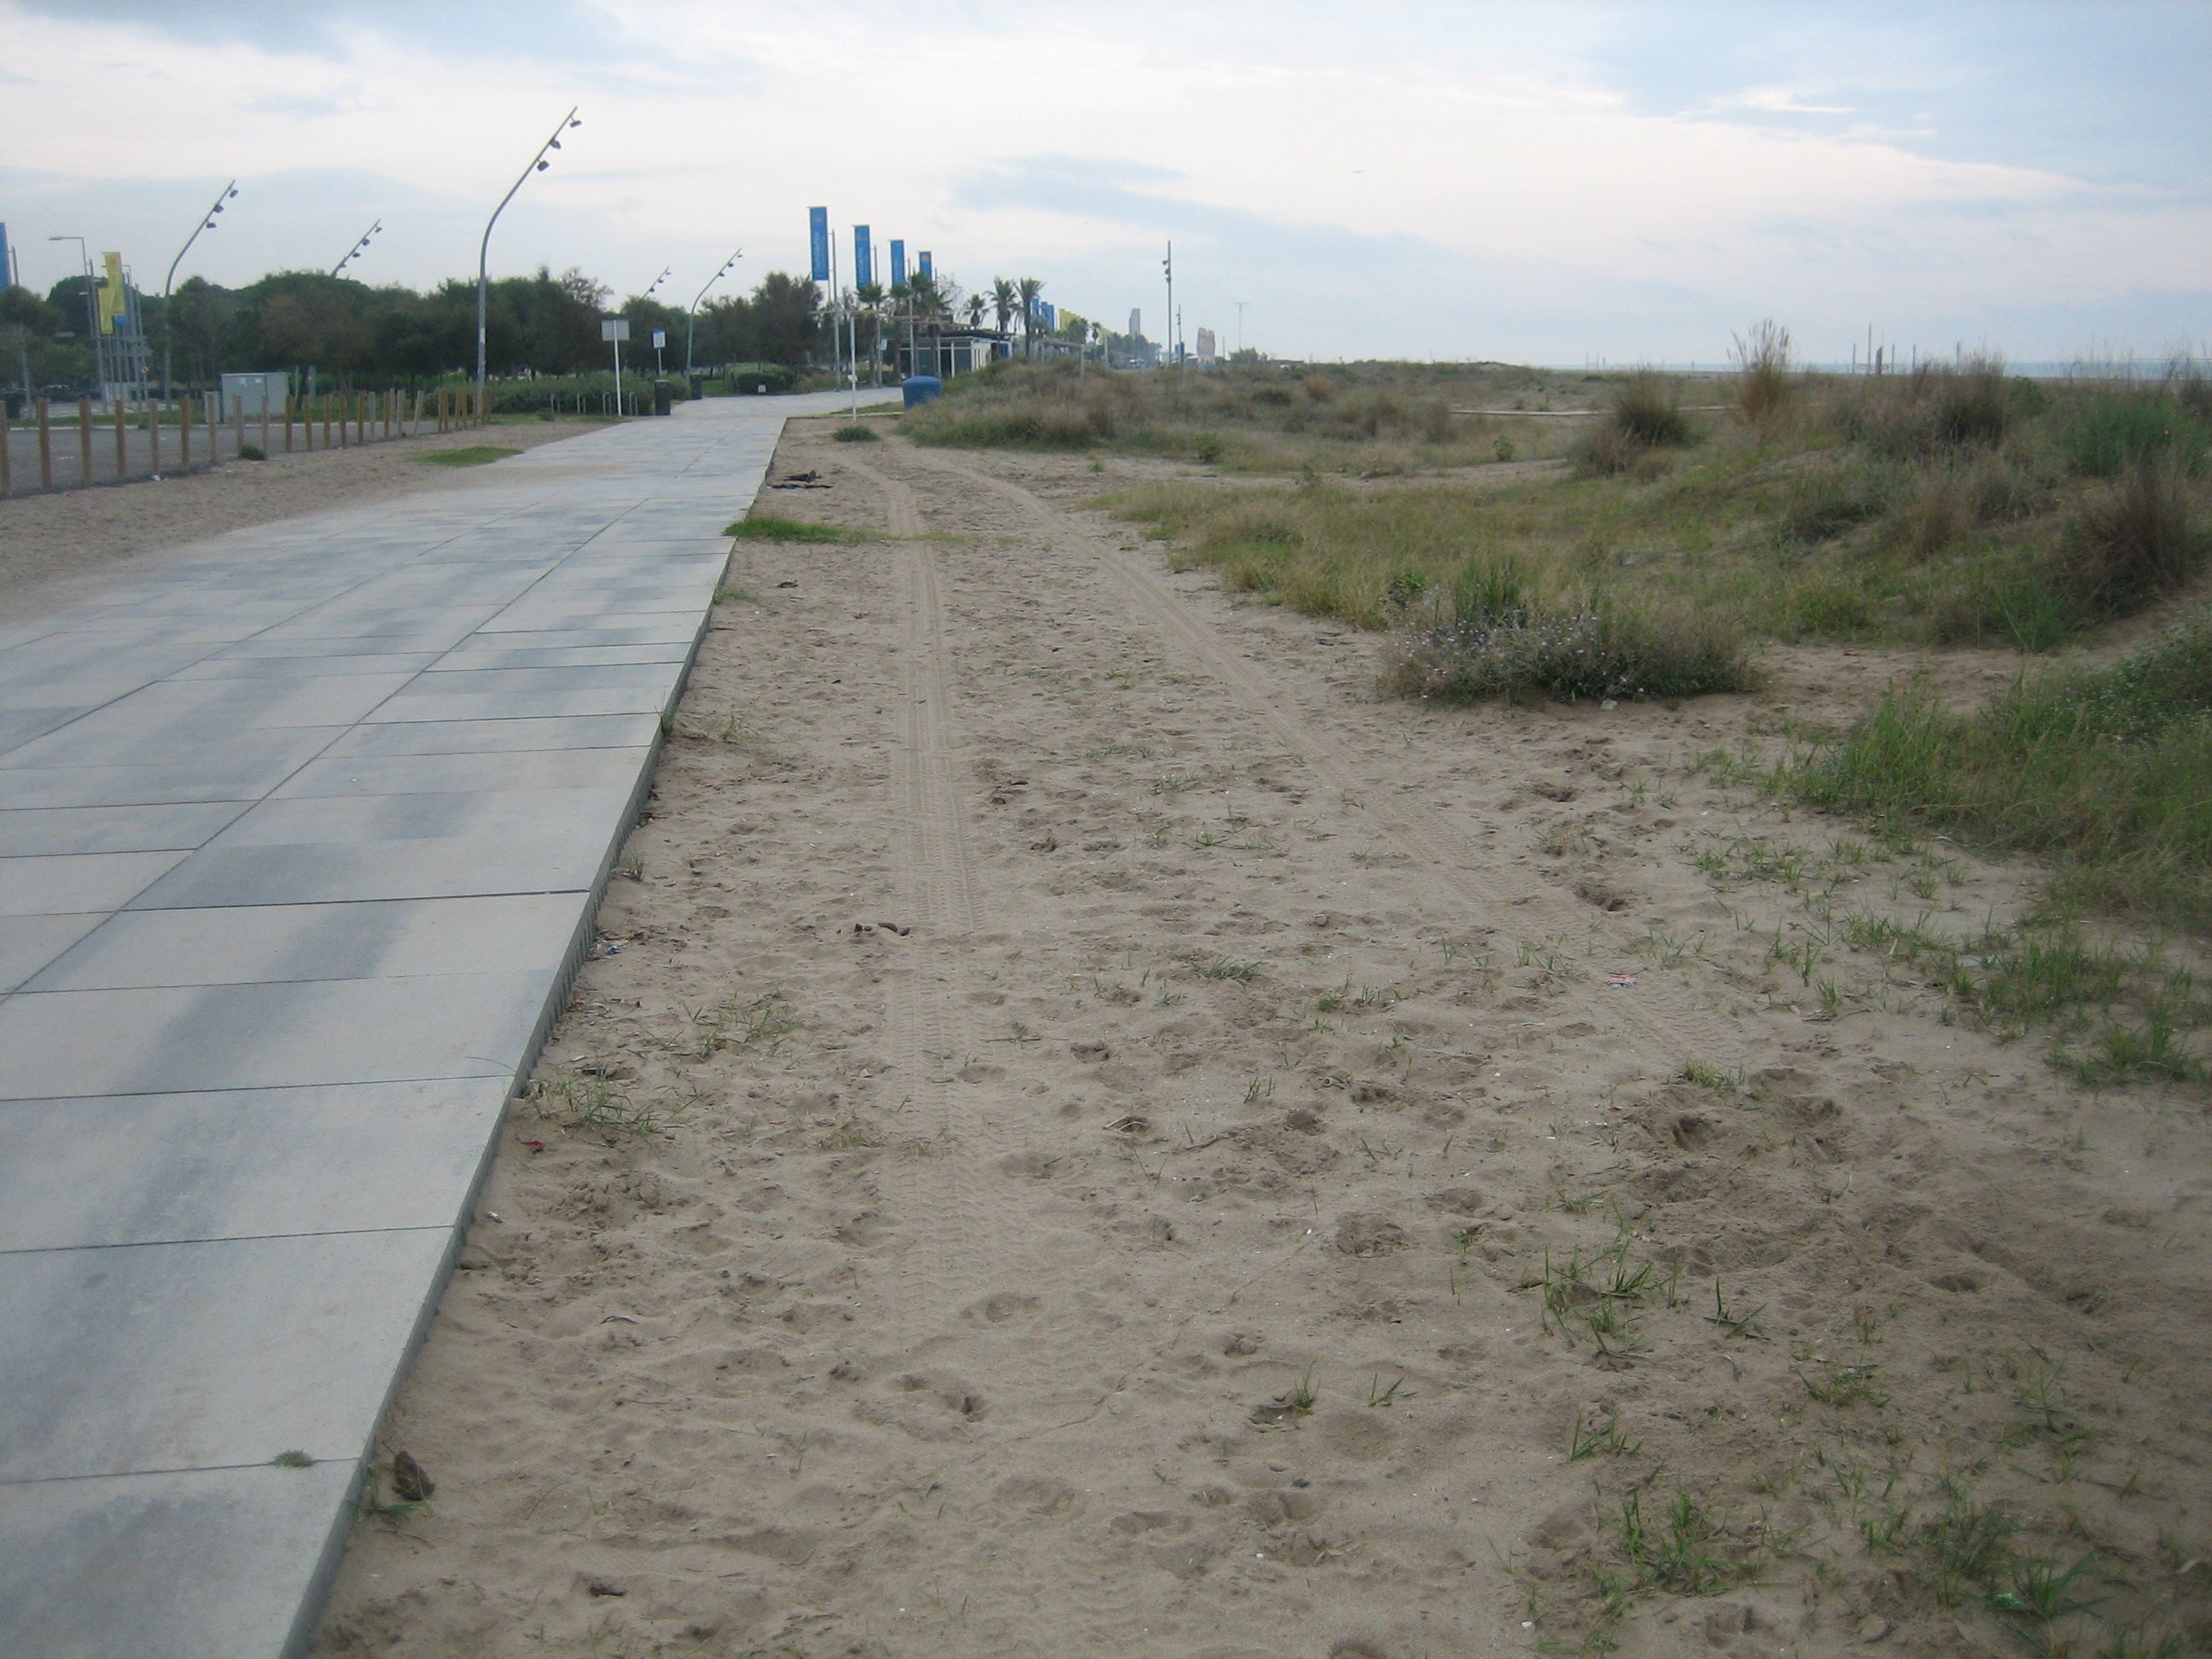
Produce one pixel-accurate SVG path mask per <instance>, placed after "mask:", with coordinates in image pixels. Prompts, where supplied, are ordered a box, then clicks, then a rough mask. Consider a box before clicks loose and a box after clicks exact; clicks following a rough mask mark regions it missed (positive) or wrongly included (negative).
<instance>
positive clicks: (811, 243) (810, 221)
mask: <svg viewBox="0 0 2212 1659" xmlns="http://www.w3.org/2000/svg"><path fill="white" fill-rule="evenodd" d="M806 241H807V246H808V247H809V249H810V250H811V252H812V253H813V256H814V280H815V281H816V282H817V283H826V282H828V281H829V209H828V208H826V207H818V208H809V209H807V210H806Z"/></svg>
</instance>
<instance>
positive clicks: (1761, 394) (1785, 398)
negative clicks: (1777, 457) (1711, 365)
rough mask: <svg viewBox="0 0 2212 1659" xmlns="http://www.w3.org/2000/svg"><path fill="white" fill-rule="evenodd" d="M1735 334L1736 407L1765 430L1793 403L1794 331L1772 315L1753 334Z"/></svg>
mask: <svg viewBox="0 0 2212 1659" xmlns="http://www.w3.org/2000/svg"><path fill="white" fill-rule="evenodd" d="M1734 338H1735V350H1734V352H1733V353H1732V354H1731V355H1733V356H1734V357H1735V361H1736V369H1737V373H1736V381H1735V404H1736V408H1737V410H1738V411H1739V412H1741V415H1742V416H1743V418H1744V422H1745V423H1746V424H1747V425H1748V426H1749V427H1750V428H1752V429H1753V431H1755V432H1759V433H1761V434H1765V433H1766V432H1768V431H1770V430H1771V429H1772V428H1773V427H1774V425H1775V423H1776V422H1778V420H1779V419H1780V418H1781V416H1783V415H1784V413H1785V412H1786V411H1787V410H1788V409H1789V407H1790V393H1791V392H1792V389H1793V388H1792V385H1791V382H1790V331H1789V330H1788V329H1786V328H1784V327H1783V326H1782V325H1780V324H1779V323H1778V322H1776V321H1775V320H1774V319H1772V318H1771V317H1769V318H1767V319H1765V320H1764V321H1762V322H1760V323H1759V324H1758V325H1756V326H1755V327H1754V328H1753V330H1752V331H1751V335H1750V337H1749V338H1745V337H1743V336H1741V335H1737V336H1735V337H1734Z"/></svg>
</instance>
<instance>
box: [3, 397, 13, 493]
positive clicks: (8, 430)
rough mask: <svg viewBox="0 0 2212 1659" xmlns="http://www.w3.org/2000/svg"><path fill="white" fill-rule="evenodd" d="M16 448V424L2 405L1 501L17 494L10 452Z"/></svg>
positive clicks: (5, 405)
mask: <svg viewBox="0 0 2212 1659" xmlns="http://www.w3.org/2000/svg"><path fill="white" fill-rule="evenodd" d="M14 447H15V422H14V421H12V420H10V419H9V416H8V406H7V404H4V403H0V501H4V500H5V499H6V498H7V497H9V496H10V495H14V494H15V477H14V476H13V475H14V467H15V463H14V461H13V460H11V459H9V454H8V452H9V450H11V449H13V448H14Z"/></svg>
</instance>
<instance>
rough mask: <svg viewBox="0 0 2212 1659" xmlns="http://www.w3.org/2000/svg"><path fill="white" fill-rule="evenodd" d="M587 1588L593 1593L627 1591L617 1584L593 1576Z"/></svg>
mask: <svg viewBox="0 0 2212 1659" xmlns="http://www.w3.org/2000/svg"><path fill="white" fill-rule="evenodd" d="M588 1588H589V1592H590V1594H592V1595H629V1591H628V1590H626V1589H623V1587H622V1586H621V1585H619V1584H610V1583H607V1581H606V1580H605V1579H604V1578H594V1579H593V1580H592V1582H591V1584H590V1586H589V1587H588Z"/></svg>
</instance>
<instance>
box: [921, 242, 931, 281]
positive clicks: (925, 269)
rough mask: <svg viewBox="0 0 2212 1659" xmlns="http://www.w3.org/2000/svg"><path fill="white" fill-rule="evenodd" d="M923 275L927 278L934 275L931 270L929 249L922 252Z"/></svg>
mask: <svg viewBox="0 0 2212 1659" xmlns="http://www.w3.org/2000/svg"><path fill="white" fill-rule="evenodd" d="M921 274H922V275H923V276H925V277H926V276H930V275H931V274H932V273H931V271H930V269H929V250H928V249H927V248H924V249H922V251H921Z"/></svg>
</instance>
